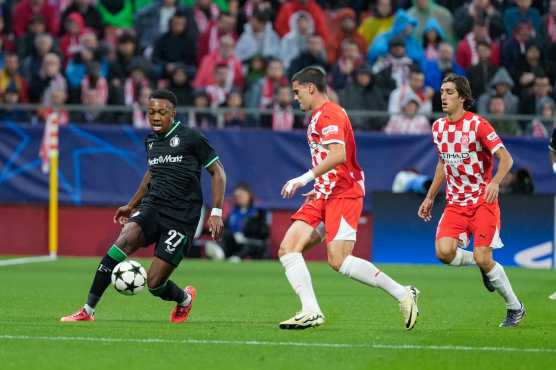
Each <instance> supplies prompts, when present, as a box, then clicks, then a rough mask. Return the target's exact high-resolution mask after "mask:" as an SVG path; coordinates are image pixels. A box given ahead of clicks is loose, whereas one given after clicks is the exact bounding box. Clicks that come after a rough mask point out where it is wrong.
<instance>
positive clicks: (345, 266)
mask: <svg viewBox="0 0 556 370" xmlns="http://www.w3.org/2000/svg"><path fill="white" fill-rule="evenodd" d="M340 272H341V273H342V274H344V275H346V276H347V277H349V278H351V279H354V280H357V281H359V282H361V283H363V284H366V285H369V286H372V287H377V288H381V289H383V290H384V291H385V292H387V293H388V294H390V295H391V296H392V297H394V298H396V299H397V300H398V301H400V300H402V299H403V298H405V297H406V296H407V289H406V288H405V287H404V286H403V285H401V284H399V283H397V282H396V281H394V279H392V278H391V277H390V276H388V275H386V274H385V273H384V272H382V271H381V270H379V269H378V268H377V267H376V266H375V265H373V264H372V263H370V262H369V261H365V260H364V259H362V258H358V257H354V256H351V255H350V256H347V257H346V259H345V260H344V262H343V263H342V266H341V267H340Z"/></svg>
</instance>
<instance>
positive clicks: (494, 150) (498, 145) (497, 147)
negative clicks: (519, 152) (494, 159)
mask: <svg viewBox="0 0 556 370" xmlns="http://www.w3.org/2000/svg"><path fill="white" fill-rule="evenodd" d="M500 148H504V144H502V143H498V144H496V146H495V147H494V148H492V150H491V151H490V152H491V153H492V154H494V153H496V151H497V150H498V149H500Z"/></svg>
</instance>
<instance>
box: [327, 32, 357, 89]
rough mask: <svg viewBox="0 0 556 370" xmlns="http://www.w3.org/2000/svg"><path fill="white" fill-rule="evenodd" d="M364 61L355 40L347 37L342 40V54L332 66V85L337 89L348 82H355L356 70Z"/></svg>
mask: <svg viewBox="0 0 556 370" xmlns="http://www.w3.org/2000/svg"><path fill="white" fill-rule="evenodd" d="M362 63H363V57H362V54H361V52H360V51H359V47H358V46H357V44H356V43H355V42H353V41H352V40H350V39H346V40H344V41H343V42H342V54H341V55H340V58H339V59H338V61H337V62H336V64H335V65H334V66H333V67H332V72H331V73H330V75H329V76H330V77H329V78H330V85H331V86H332V88H334V89H335V90H340V89H343V88H344V87H345V86H346V84H348V83H353V75H354V71H355V70H356V69H357V68H359V66H360V65H361V64H362Z"/></svg>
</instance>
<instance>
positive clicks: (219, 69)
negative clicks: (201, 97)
mask: <svg viewBox="0 0 556 370" xmlns="http://www.w3.org/2000/svg"><path fill="white" fill-rule="evenodd" d="M228 75H229V71H228V65H227V64H226V63H220V64H217V65H216V68H215V69H214V83H212V84H210V85H208V86H207V87H206V88H205V91H206V92H207V94H208V95H209V96H210V106H211V107H212V108H218V107H220V106H221V105H222V104H224V103H225V102H226V97H227V95H228V93H229V92H230V91H231V89H232V87H231V86H230V85H228V83H227V82H228Z"/></svg>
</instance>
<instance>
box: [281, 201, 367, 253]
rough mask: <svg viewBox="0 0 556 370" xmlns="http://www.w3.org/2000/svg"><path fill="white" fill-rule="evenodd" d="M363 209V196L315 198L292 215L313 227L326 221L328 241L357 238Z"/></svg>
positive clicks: (325, 228) (325, 227) (293, 217)
mask: <svg viewBox="0 0 556 370" xmlns="http://www.w3.org/2000/svg"><path fill="white" fill-rule="evenodd" d="M362 210H363V197H359V198H331V199H326V200H325V199H313V200H310V201H309V202H307V203H305V204H303V205H302V206H301V208H299V209H298V210H297V212H296V213H294V215H293V216H292V217H291V219H292V220H300V221H303V222H305V223H307V224H309V225H311V226H312V227H313V228H317V227H318V226H319V225H320V224H321V223H324V230H325V231H326V242H327V243H330V242H331V241H332V240H353V241H355V239H356V234H357V226H358V224H359V217H360V216H361V211H362Z"/></svg>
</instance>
